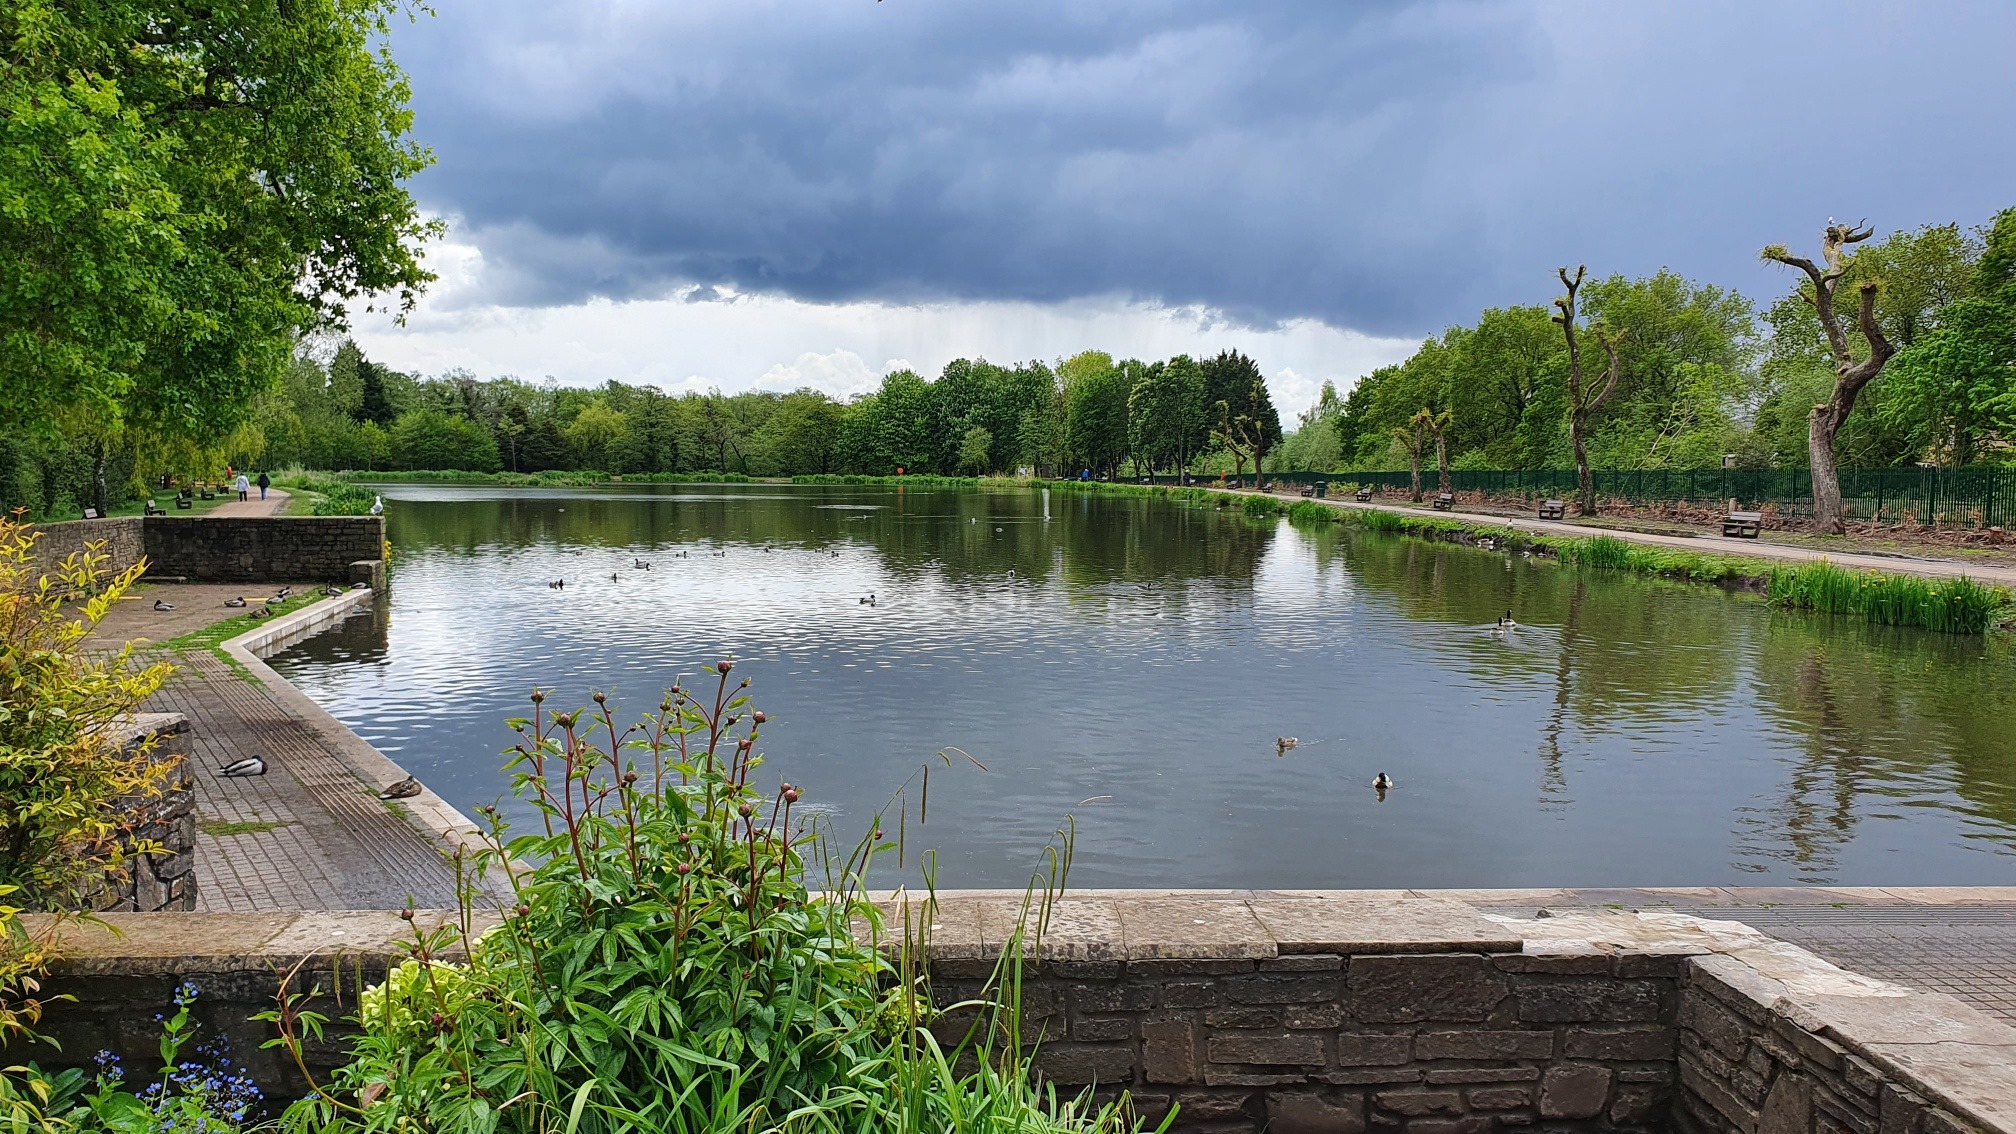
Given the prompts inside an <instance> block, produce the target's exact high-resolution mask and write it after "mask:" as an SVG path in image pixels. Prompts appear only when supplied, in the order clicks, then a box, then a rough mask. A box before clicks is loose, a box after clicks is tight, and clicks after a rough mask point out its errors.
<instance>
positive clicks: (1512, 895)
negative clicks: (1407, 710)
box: [1423, 886, 2016, 1024]
mask: <svg viewBox="0 0 2016 1134" xmlns="http://www.w3.org/2000/svg"><path fill="white" fill-rule="evenodd" d="M1423 892H1424V893H1428V892H1430V891H1423ZM1436 893H1440V894H1442V895H1443V896H1448V897H1457V898H1461V899H1462V900H1464V901H1468V902H1470V903H1471V904H1472V905H1475V906H1478V907H1479V908H1482V909H1486V910H1491V909H1497V910H1501V911H1503V912H1507V913H1517V914H1518V916H1521V917H1531V916H1533V915H1534V914H1535V913H1536V912H1537V911H1539V910H1543V909H1545V910H1550V911H1562V912H1566V911H1568V910H1574V909H1590V908H1607V909H1616V908H1623V909H1632V910H1651V909H1667V910H1673V911H1674V912H1676V913H1685V914H1691V915H1693V916H1695V917H1704V918H1718V919H1722V920H1726V921H1740V922H1742V923H1744V924H1745V925H1749V926H1751V927H1753V928H1755V929H1758V930H1761V931H1763V932H1765V933H1768V934H1770V935H1771V936H1773V937H1776V938H1779V939H1780V940H1784V941H1790V942H1792V943H1793V944H1795V945H1799V946H1803V947H1804V948H1807V949H1810V950H1812V951H1813V952H1814V953H1817V954H1819V955H1820V956H1821V957H1824V958H1825V959H1827V960H1829V961H1832V962H1833V963H1835V964H1837V965H1840V966H1841V967H1842V968H1844V969H1850V970H1853V971H1855V972H1858V973H1863V974H1865V975H1867V976H1873V977H1878V978H1881V979H1883V980H1889V981H1895V982H1896V983H1898V984H1902V985H1908V986H1910V987H1913V988H1918V989H1923V990H1925V991H1927V992H1944V993H1947V994H1949V995H1951V996H1955V997H1958V998H1959V999H1961V1000H1963V1001H1966V1002H1967V1003H1968V1004H1971V1005H1973V1006H1974V1007H1976V1008H1979V1009H1980V1010H1981V1011H1983V1012H1986V1013H1988V1014H1989V1015H1991V1016H1996V1017H1999V1018H2001V1019H2003V1020H2006V1021H2008V1022H2010V1023H2012V1024H2016V886H2010V887H1925V888H1888V887H1859V888H1858V887H1821V886H1812V887H1803V886H1802V887H1793V886H1787V887H1703V888H1700V889H1675V890H1553V891H1511V890H1480V891H1463V890H1457V891H1436Z"/></svg>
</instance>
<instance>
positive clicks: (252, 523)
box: [146, 516, 385, 584]
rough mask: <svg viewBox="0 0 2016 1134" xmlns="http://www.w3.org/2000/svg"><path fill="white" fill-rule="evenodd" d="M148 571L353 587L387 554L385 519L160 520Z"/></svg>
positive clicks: (153, 524) (154, 520)
mask: <svg viewBox="0 0 2016 1134" xmlns="http://www.w3.org/2000/svg"><path fill="white" fill-rule="evenodd" d="M146 536H147V562H148V567H147V571H148V573H149V574H151V575H160V576H170V577H175V576H179V577H182V578H187V579H196V580H201V581H203V582H218V583H257V582H281V581H309V582H329V583H344V584H348V583H350V582H353V581H360V582H361V581H368V580H353V579H352V577H351V576H352V565H353V564H356V563H358V562H372V563H375V562H378V561H380V560H382V559H383V558H384V556H385V520H384V518H383V517H381V516H258V517H251V516H247V517H237V516H194V517H182V516H154V517H150V518H149V519H148V520H147V527H146Z"/></svg>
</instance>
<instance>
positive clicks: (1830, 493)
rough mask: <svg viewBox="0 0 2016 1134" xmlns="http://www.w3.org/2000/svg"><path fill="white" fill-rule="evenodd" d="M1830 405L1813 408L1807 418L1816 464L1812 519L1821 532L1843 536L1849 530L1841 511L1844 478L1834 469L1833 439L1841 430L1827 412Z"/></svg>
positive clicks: (1808, 444) (1810, 452) (1808, 445)
mask: <svg viewBox="0 0 2016 1134" xmlns="http://www.w3.org/2000/svg"><path fill="white" fill-rule="evenodd" d="M1829 404H1830V403H1822V404H1820V405H1817V406H1814V407H1813V413H1812V414H1811V416H1809V417H1808V418H1807V432H1806V448H1807V453H1808V455H1809V456H1810V457H1811V458H1812V462H1813V519H1814V521H1815V522H1816V523H1818V524H1819V525H1820V530H1821V531H1823V532H1831V533H1833V534H1834V535H1844V534H1846V532H1847V530H1848V526H1847V521H1846V519H1845V518H1844V517H1843V516H1842V510H1841V476H1840V473H1839V472H1838V471H1836V469H1835V467H1834V435H1835V434H1836V433H1838V432H1840V431H1841V426H1840V422H1839V421H1838V420H1837V419H1836V418H1835V417H1834V415H1833V414H1830V413H1829V412H1827V411H1828V408H1829ZM1846 416H1847V415H1845V414H1844V415H1842V417H1844V418H1845V417H1846Z"/></svg>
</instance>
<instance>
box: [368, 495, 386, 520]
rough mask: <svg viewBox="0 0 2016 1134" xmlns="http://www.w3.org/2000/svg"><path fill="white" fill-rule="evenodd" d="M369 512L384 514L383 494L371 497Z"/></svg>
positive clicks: (375, 514) (378, 514) (377, 514)
mask: <svg viewBox="0 0 2016 1134" xmlns="http://www.w3.org/2000/svg"><path fill="white" fill-rule="evenodd" d="M371 514H372V515H374V516H382V515H384V514H385V498H384V497H383V496H373V497H372V498H371Z"/></svg>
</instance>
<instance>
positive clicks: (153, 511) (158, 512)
mask: <svg viewBox="0 0 2016 1134" xmlns="http://www.w3.org/2000/svg"><path fill="white" fill-rule="evenodd" d="M143 513H144V514H145V515H149V516H165V515H167V514H168V510H167V509H166V508H163V507H162V506H161V505H160V504H159V503H157V502H156V501H155V500H154V498H153V497H151V496H150V497H148V498H147V507H146V508H145V509H143Z"/></svg>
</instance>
